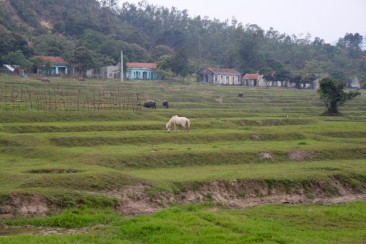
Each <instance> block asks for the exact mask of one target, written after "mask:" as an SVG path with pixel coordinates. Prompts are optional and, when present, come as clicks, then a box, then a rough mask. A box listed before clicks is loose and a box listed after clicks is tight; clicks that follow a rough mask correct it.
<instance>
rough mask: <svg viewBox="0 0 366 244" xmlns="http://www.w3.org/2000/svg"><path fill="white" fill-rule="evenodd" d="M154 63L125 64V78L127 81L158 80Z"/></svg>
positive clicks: (158, 76)
mask: <svg viewBox="0 0 366 244" xmlns="http://www.w3.org/2000/svg"><path fill="white" fill-rule="evenodd" d="M156 68H157V66H156V64H155V63H127V72H126V78H127V79H128V80H159V79H160V75H159V74H158V73H156Z"/></svg>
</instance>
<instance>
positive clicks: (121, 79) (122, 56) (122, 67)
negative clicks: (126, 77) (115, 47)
mask: <svg viewBox="0 0 366 244" xmlns="http://www.w3.org/2000/svg"><path fill="white" fill-rule="evenodd" d="M122 81H123V51H121V82H122Z"/></svg>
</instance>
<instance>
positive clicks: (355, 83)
mask: <svg viewBox="0 0 366 244" xmlns="http://www.w3.org/2000/svg"><path fill="white" fill-rule="evenodd" d="M34 58H35V59H36V60H37V61H38V63H39V65H38V68H37V70H36V74H38V75H46V76H65V75H74V74H75V71H74V70H73V69H72V67H71V66H70V65H69V64H68V63H67V62H66V61H65V60H64V59H63V58H61V57H53V56H36V57H34ZM126 67H127V70H125V71H124V72H123V73H124V76H123V79H126V80H160V79H161V77H160V75H159V74H158V73H157V72H156V70H157V64H156V63H137V62H128V63H127V64H126ZM2 71H3V72H16V73H17V74H18V75H20V76H21V77H26V73H25V71H24V70H22V69H21V68H19V67H18V66H16V65H8V64H4V67H3V68H2ZM86 77H87V78H94V79H103V80H106V79H115V80H119V79H121V63H118V64H116V65H114V66H105V67H102V68H100V69H99V70H98V71H96V70H94V69H89V70H87V71H86ZM317 77H318V78H317V79H314V81H313V82H312V83H310V84H309V83H308V84H304V85H303V86H302V87H301V88H306V89H317V88H318V84H319V80H321V79H322V78H324V77H327V74H320V75H318V76H317ZM196 81H197V82H203V83H206V84H211V85H222V86H250V87H287V88H295V87H296V84H295V83H294V82H291V81H267V80H265V79H264V78H263V75H261V74H259V73H258V72H257V73H248V74H242V73H240V72H239V71H237V70H235V69H225V68H212V67H206V68H200V69H199V70H198V71H197V72H196ZM360 87H361V84H360V81H359V80H358V78H356V77H355V78H354V79H353V80H352V82H351V83H350V85H349V88H360Z"/></svg>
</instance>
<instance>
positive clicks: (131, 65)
mask: <svg viewBox="0 0 366 244" xmlns="http://www.w3.org/2000/svg"><path fill="white" fill-rule="evenodd" d="M127 67H128V68H148V69H156V64H155V63H127Z"/></svg>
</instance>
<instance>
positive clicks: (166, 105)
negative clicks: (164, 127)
mask: <svg viewBox="0 0 366 244" xmlns="http://www.w3.org/2000/svg"><path fill="white" fill-rule="evenodd" d="M163 108H169V102H168V101H167V100H164V101H163Z"/></svg>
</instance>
